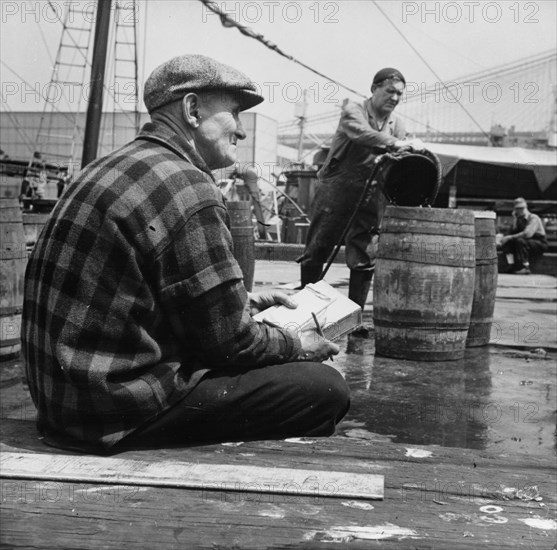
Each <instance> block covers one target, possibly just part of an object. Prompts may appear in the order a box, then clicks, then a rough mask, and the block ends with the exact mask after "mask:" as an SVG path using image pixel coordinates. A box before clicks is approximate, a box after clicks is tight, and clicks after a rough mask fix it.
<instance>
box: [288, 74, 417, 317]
mask: <svg viewBox="0 0 557 550" xmlns="http://www.w3.org/2000/svg"><path fill="white" fill-rule="evenodd" d="M405 86H406V81H405V79H404V77H403V76H402V74H401V73H400V71H398V70H396V69H392V68H386V69H382V70H380V71H379V72H378V73H377V74H376V75H375V76H374V78H373V84H372V86H371V93H372V96H371V98H369V99H366V100H365V101H364V102H363V103H361V104H360V103H355V102H353V101H349V100H346V101H345V102H344V105H343V107H342V113H341V116H340V122H339V125H338V128H337V131H336V133H335V135H334V137H333V142H332V144H331V149H330V151H329V154H328V156H327V158H326V160H325V163H324V165H323V167H322V168H321V170H320V171H319V173H318V177H319V180H320V186H319V188H318V191H317V193H316V197H315V200H314V202H313V205H312V209H311V224H310V227H309V231H308V236H307V242H306V248H305V251H304V254H303V255H302V256H301V257H300V258H299V259H298V262H299V263H300V264H301V280H302V286H305V285H306V284H308V283H313V282H316V281H317V280H318V279H319V276H320V274H321V272H322V269H323V264H324V263H325V262H326V260H327V258H328V257H329V255H330V254H331V252H332V250H333V248H334V247H335V245H336V244H337V242H338V240H339V239H340V238H341V236H342V232H343V230H344V228H345V227H346V224H347V223H348V220H349V219H350V217H351V215H352V213H353V211H354V208H355V207H356V205H357V203H358V200H359V198H360V196H361V194H362V191H363V189H364V186H365V183H366V181H367V179H368V178H369V177H370V175H371V172H372V169H373V163H374V160H375V158H376V157H377V155H379V154H382V153H385V152H387V151H400V150H404V149H414V150H423V144H422V143H421V142H420V141H419V140H414V141H405V137H406V131H405V129H404V125H403V124H402V122H401V120H400V119H399V118H398V117H397V116H396V115H394V114H393V111H394V110H395V108H396V106H397V105H398V104H399V102H400V100H401V98H402V94H403V92H404V88H405ZM385 206H386V202H385V199H384V197H383V195H382V194H381V192H380V191H379V190H378V189H377V186H373V187H372V190H371V192H370V194H369V196H368V197H367V198H366V200H365V201H364V203H363V204H362V206H361V208H360V210H359V212H358V215H357V216H356V218H355V220H354V223H353V225H352V227H351V228H350V230H349V232H348V234H347V235H346V239H345V244H346V263H347V265H348V267H349V268H350V285H349V297H350V299H351V300H353V301H354V302H356V303H357V304H359V305H360V307H361V308H362V309H363V308H364V306H365V303H366V299H367V295H368V292H369V288H370V285H371V279H372V277H373V271H374V267H375V257H376V252H377V239H378V234H379V227H380V223H381V218H382V215H383V211H384V209H385Z"/></svg>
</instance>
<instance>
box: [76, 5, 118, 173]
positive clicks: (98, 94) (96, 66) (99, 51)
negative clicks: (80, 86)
mask: <svg viewBox="0 0 557 550" xmlns="http://www.w3.org/2000/svg"><path fill="white" fill-rule="evenodd" d="M111 4H112V0H98V4H97V17H96V23H95V41H94V44H93V60H92V64H91V87H90V96H89V104H88V106H87V119H86V124H85V137H84V140H83V155H82V158H81V168H83V167H84V166H86V165H87V164H89V163H90V162H91V161H93V160H95V158H96V157H97V150H98V146H99V134H100V127H101V117H102V105H103V84H104V73H105V68H106V54H107V49H108V32H109V28H110V10H111Z"/></svg>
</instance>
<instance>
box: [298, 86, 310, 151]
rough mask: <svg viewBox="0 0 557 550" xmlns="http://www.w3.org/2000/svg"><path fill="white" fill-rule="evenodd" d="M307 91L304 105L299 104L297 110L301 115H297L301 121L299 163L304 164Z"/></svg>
mask: <svg viewBox="0 0 557 550" xmlns="http://www.w3.org/2000/svg"><path fill="white" fill-rule="evenodd" d="M307 93H308V91H307V90H304V95H303V100H302V103H301V104H300V103H298V104H297V105H296V107H297V109H296V110H298V108H300V109H301V111H300V114H299V115H298V114H297V115H296V116H297V117H298V118H299V119H300V122H299V124H300V136H299V138H298V162H302V158H303V156H304V129H305V126H306V112H307V106H308V104H307Z"/></svg>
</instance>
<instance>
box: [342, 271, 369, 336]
mask: <svg viewBox="0 0 557 550" xmlns="http://www.w3.org/2000/svg"><path fill="white" fill-rule="evenodd" d="M372 279H373V270H370V271H355V270H352V269H351V270H350V283H349V285H348V298H350V299H351V300H352V301H353V302H356V303H357V304H358V305H359V306H360V307H361V308H362V311H363V310H364V308H365V305H366V300H367V295H368V294H369V288H370V286H371V280H372ZM351 336H355V337H359V338H367V337H368V336H369V328H367V327H366V326H365V325H364V326H362V328H359V329H357V330H355V331H354V332H352V333H351Z"/></svg>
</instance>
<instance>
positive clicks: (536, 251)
mask: <svg viewBox="0 0 557 550" xmlns="http://www.w3.org/2000/svg"><path fill="white" fill-rule="evenodd" d="M501 249H502V250H503V252H504V253H505V254H512V255H513V256H514V260H515V262H516V263H517V264H520V265H524V264H525V263H529V262H530V261H535V260H536V259H537V258H539V257H540V256H542V255H543V253H544V252H545V251H546V250H547V241H545V240H541V239H525V238H524V237H519V238H518V239H512V240H510V241H508V242H506V243H505V244H504V245H503V246H502V247H501Z"/></svg>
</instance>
